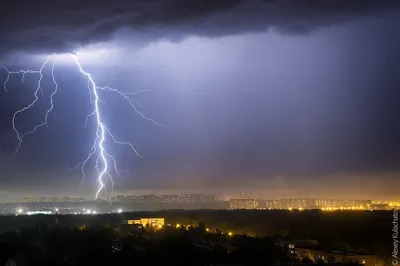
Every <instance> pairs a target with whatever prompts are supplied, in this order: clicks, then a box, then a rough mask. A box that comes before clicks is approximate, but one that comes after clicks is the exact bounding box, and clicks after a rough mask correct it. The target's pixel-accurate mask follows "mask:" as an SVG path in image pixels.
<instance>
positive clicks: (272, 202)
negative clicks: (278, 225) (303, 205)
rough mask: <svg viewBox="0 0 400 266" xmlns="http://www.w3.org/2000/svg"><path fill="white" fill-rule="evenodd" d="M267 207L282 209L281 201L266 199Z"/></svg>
mask: <svg viewBox="0 0 400 266" xmlns="http://www.w3.org/2000/svg"><path fill="white" fill-rule="evenodd" d="M265 208H267V209H281V201H280V200H266V201H265Z"/></svg>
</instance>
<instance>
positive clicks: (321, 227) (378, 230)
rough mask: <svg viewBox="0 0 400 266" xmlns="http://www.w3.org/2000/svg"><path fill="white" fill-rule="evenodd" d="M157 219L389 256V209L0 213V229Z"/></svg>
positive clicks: (115, 224)
mask: <svg viewBox="0 0 400 266" xmlns="http://www.w3.org/2000/svg"><path fill="white" fill-rule="evenodd" d="M142 217H143V218H144V217H162V218H165V222H166V224H173V225H174V224H178V223H179V224H186V225H191V224H198V223H199V222H203V223H204V224H206V226H207V227H209V228H210V229H215V228H218V229H220V230H221V231H232V232H234V233H236V234H248V235H252V236H270V237H274V236H282V237H288V238H292V239H316V240H318V241H319V243H320V244H321V245H322V246H324V247H327V248H335V249H345V250H355V251H364V252H369V253H374V254H378V255H381V256H390V253H391V241H390V240H391V238H390V237H391V229H392V213H391V212H390V211H373V212H371V211H358V212H351V211H338V212H321V211H256V210H255V211H240V210H237V211H227V210H221V211H208V210H198V211H158V212H135V213H125V214H110V215H95V216H94V215H59V216H9V217H0V232H4V231H9V230H20V229H21V228H29V227H32V226H34V225H38V224H43V225H46V226H47V227H49V228H51V227H52V226H55V225H56V224H57V225H58V226H59V227H61V228H76V227H79V226H81V225H85V226H86V227H89V228H90V227H107V228H118V227H119V224H120V222H121V220H124V219H139V218H142Z"/></svg>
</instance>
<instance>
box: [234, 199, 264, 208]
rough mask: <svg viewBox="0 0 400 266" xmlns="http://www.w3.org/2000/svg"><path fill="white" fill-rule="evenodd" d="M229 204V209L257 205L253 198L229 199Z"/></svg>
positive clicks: (254, 206)
mask: <svg viewBox="0 0 400 266" xmlns="http://www.w3.org/2000/svg"><path fill="white" fill-rule="evenodd" d="M229 206H230V209H231V210H238V209H244V210H251V209H256V208H257V207H258V204H257V201H256V200H254V199H231V200H230V201H229Z"/></svg>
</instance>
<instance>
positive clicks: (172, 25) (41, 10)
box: [0, 0, 400, 53]
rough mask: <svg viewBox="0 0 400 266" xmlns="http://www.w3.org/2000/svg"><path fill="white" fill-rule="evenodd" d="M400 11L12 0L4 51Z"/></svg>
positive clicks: (298, 28)
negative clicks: (122, 36) (121, 36)
mask: <svg viewBox="0 0 400 266" xmlns="http://www.w3.org/2000/svg"><path fill="white" fill-rule="evenodd" d="M399 7H400V2H399V1H397V0H380V1H374V0H369V1H368V0H347V1H336V0H327V1H320V0H307V1H298V0H190V1H187V0H151V1H150V0H134V1H129V0H114V1H105V0H100V1H97V0H79V1H78V0H69V1H66V0H62V1H46V0H42V1H29V0H22V1H7V3H2V6H1V9H0V36H1V42H0V53H5V52H12V51H24V52H28V53H61V52H71V51H74V50H76V49H79V48H81V47H83V46H86V45H89V44H93V43H98V42H104V41H108V40H110V39H112V38H113V37H114V36H115V34H118V32H119V31H128V34H124V38H127V39H128V40H129V42H131V45H144V44H147V43H149V42H152V41H156V40H159V39H167V40H172V41H179V40H182V39H184V38H185V37H188V36H207V37H216V36H228V35H235V34H241V33H245V32H246V33H248V32H259V31H265V30H268V29H275V30H277V31H279V32H282V33H289V34H305V33H309V32H310V31H313V30H315V29H316V28H319V27H327V26H330V25H335V24H340V23H343V22H346V21H352V20H356V19H358V18H361V17H369V16H379V14H382V13H384V12H392V11H394V10H397V9H399Z"/></svg>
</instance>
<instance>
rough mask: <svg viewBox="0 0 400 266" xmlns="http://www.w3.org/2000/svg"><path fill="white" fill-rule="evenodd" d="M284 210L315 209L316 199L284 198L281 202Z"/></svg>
mask: <svg viewBox="0 0 400 266" xmlns="http://www.w3.org/2000/svg"><path fill="white" fill-rule="evenodd" d="M280 201H281V208H282V209H289V208H292V209H315V208H316V199H315V198H282V199H281V200H280Z"/></svg>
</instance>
